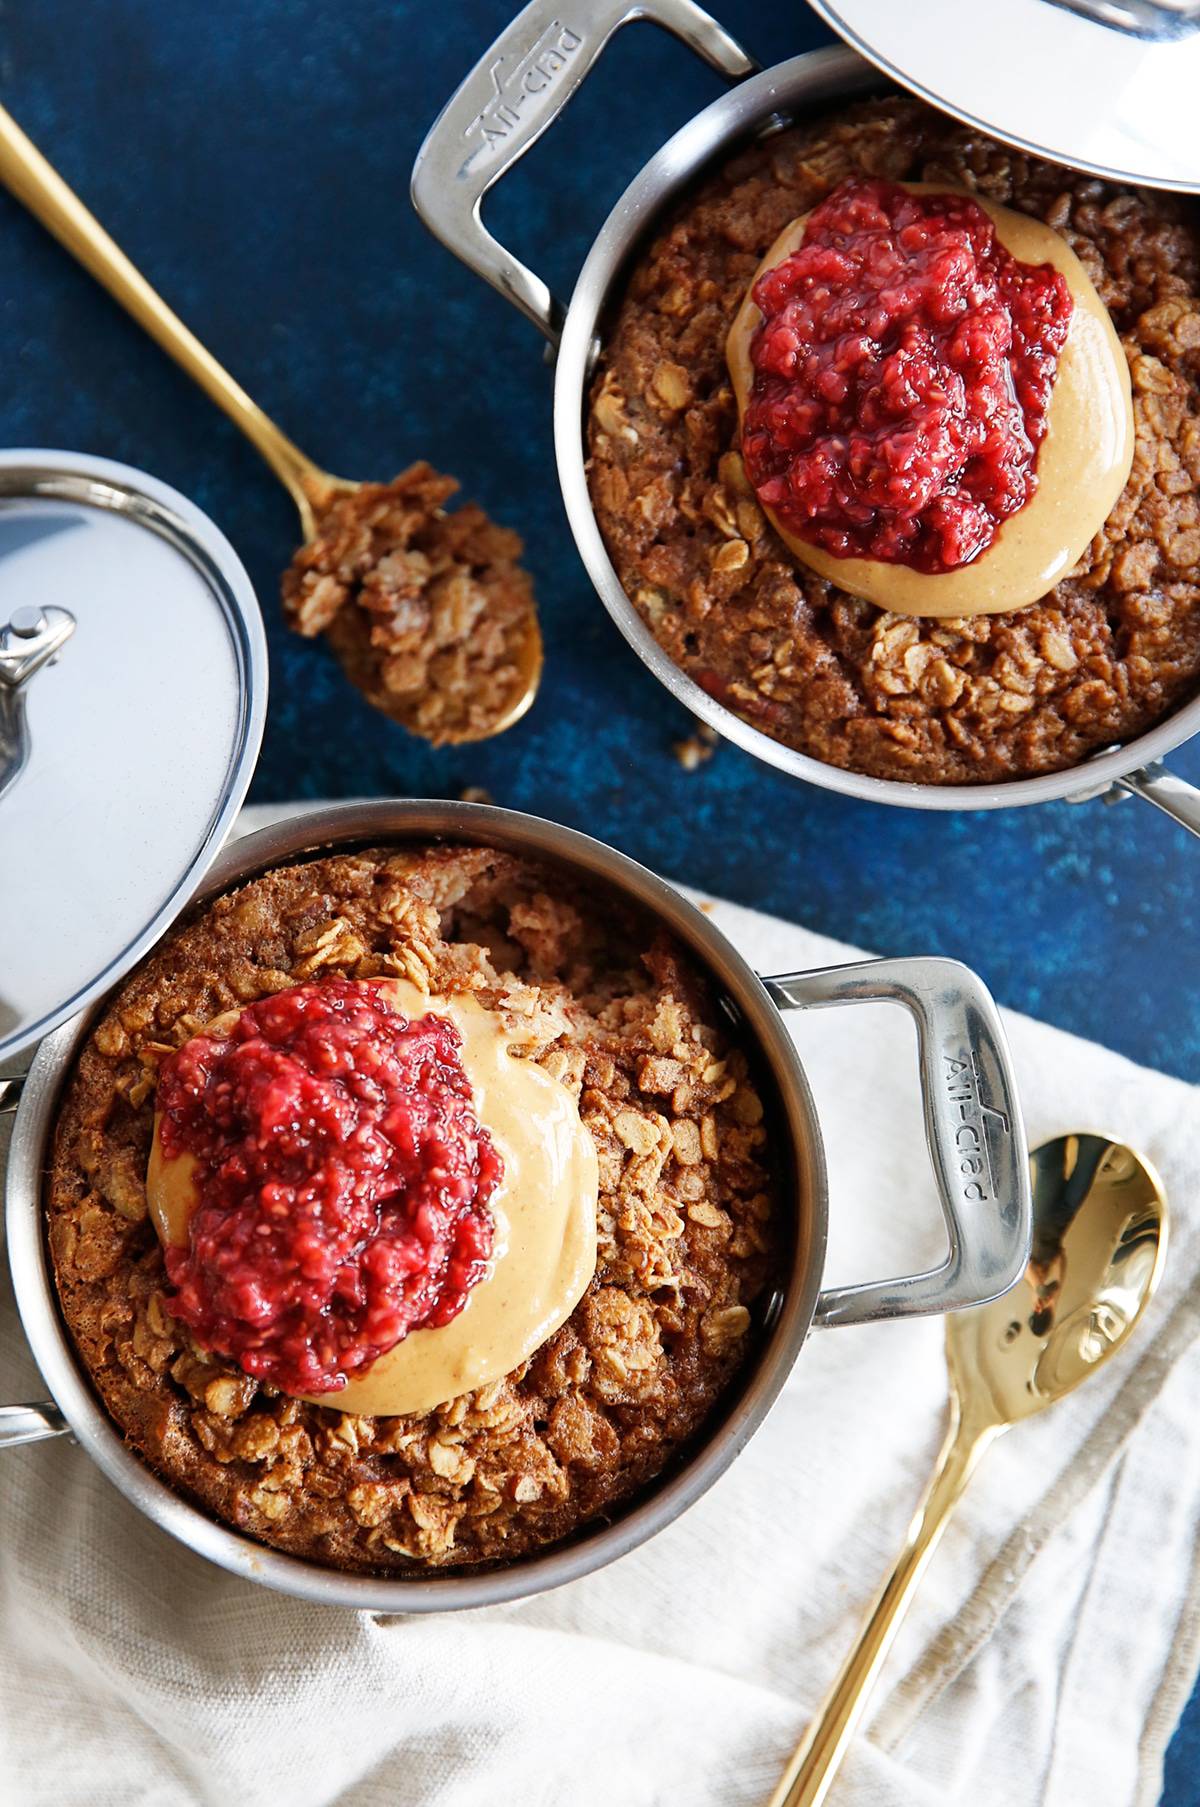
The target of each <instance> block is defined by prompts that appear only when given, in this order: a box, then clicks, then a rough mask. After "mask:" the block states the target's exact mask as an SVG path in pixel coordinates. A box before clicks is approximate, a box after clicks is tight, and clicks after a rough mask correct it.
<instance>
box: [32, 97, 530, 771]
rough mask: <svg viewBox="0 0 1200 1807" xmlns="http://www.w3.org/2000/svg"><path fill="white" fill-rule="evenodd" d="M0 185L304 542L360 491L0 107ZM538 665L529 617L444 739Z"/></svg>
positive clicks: (480, 734) (511, 717) (473, 735)
mask: <svg viewBox="0 0 1200 1807" xmlns="http://www.w3.org/2000/svg"><path fill="white" fill-rule="evenodd" d="M0 182H3V184H4V186H5V187H6V188H7V189H8V191H9V193H10V194H12V195H13V197H14V198H15V199H16V200H18V201H20V202H21V203H22V205H23V206H25V207H26V208H28V210H29V212H30V213H32V214H33V216H34V218H35V219H37V220H39V221H40V222H41V224H42V225H43V226H45V228H46V229H47V231H48V232H50V233H52V234H53V236H54V237H55V238H56V239H57V240H58V242H59V244H60V245H62V246H63V247H64V249H65V250H67V251H69V252H70V254H71V256H72V257H74V258H75V259H76V260H77V261H78V262H79V263H81V264H82V265H83V267H84V269H85V270H87V271H88V272H89V274H90V275H92V276H94V277H95V278H96V280H97V282H99V283H100V284H101V286H102V287H103V288H105V289H107V290H108V292H109V294H110V295H111V296H112V297H113V299H114V301H116V302H117V303H118V304H119V305H120V306H121V307H123V308H124V309H125V311H126V313H127V314H129V315H130V316H131V317H132V318H133V319H134V320H135V321H136V322H137V324H138V325H139V326H140V327H142V328H143V329H144V331H146V332H147V333H149V335H150V337H151V338H152V339H153V340H155V342H156V343H157V344H158V345H159V346H160V347H161V348H162V350H163V351H165V352H166V353H167V355H168V357H171V358H173V359H174V360H175V362H176V363H177V364H178V365H179V366H180V368H181V369H182V370H184V371H186V373H187V374H188V376H190V377H191V378H192V380H193V381H194V382H196V383H198V384H199V386H200V388H201V389H203V391H204V393H205V394H206V395H207V396H208V397H209V399H210V400H212V401H214V402H215V403H216V404H217V406H218V408H221V409H222V410H223V411H224V412H225V413H226V414H227V415H228V416H229V419H230V420H231V421H232V422H233V424H234V426H235V427H238V428H239V429H240V430H241V432H243V433H244V434H245V436H246V438H247V439H248V440H249V441H250V443H251V445H252V446H253V447H254V448H255V450H256V451H257V452H258V453H259V454H260V455H261V456H262V457H263V458H264V459H265V460H266V462H267V464H268V465H270V467H271V469H272V470H273V471H274V473H275V475H276V476H277V477H278V478H279V480H280V482H281V483H282V484H283V486H284V488H285V489H286V490H287V492H288V494H289V495H290V496H291V498H292V500H293V502H294V503H295V504H296V509H297V512H298V513H299V516H300V532H301V535H302V537H303V540H304V543H305V544H308V543H309V542H311V541H312V540H314V539H315V538H316V536H317V532H318V523H319V517H320V514H321V511H322V510H323V509H324V508H326V507H327V506H328V505H329V503H330V502H332V501H333V500H334V499H335V498H336V497H338V496H345V495H352V494H354V493H355V492H356V491H357V490H359V489H361V488H362V487H363V486H362V484H361V483H359V482H356V481H354V480H353V479H351V478H349V477H335V476H334V475H333V474H332V472H330V471H326V470H322V468H321V466H320V465H319V464H316V463H315V462H314V461H313V459H311V458H310V457H309V456H308V454H307V453H306V452H302V451H301V449H300V447H299V446H298V445H296V444H295V442H294V441H293V440H291V439H289V438H288V436H287V434H286V433H284V432H283V431H282V430H281V429H280V428H279V427H277V426H276V424H275V422H274V421H273V420H272V419H271V418H270V416H269V415H267V414H264V413H263V410H262V409H261V408H260V407H259V406H258V404H257V402H254V401H252V400H251V398H250V396H249V395H247V393H246V391H245V390H244V389H243V388H242V386H241V384H240V383H238V382H235V380H234V378H233V377H232V376H230V374H229V372H228V371H227V370H226V369H225V368H224V367H223V366H222V365H221V364H219V363H218V362H217V360H216V358H214V357H213V355H212V353H211V352H210V351H208V350H207V349H206V347H205V346H203V345H202V344H201V343H200V341H199V339H197V337H196V336H195V334H194V333H193V332H191V331H190V330H189V328H188V327H186V326H185V325H184V324H183V321H182V320H180V318H179V316H178V315H177V314H175V313H173V312H172V310H171V309H170V308H169V307H168V306H167V304H166V302H165V301H164V300H163V298H162V296H161V295H159V294H158V292H157V290H155V289H153V288H152V287H151V286H150V284H149V283H148V282H147V281H146V278H145V277H144V276H143V275H142V273H141V271H140V270H139V269H137V267H136V266H135V265H134V264H133V263H131V262H130V260H129V258H128V257H126V255H125V253H124V252H123V251H122V250H121V248H120V246H119V245H117V244H116V243H115V242H114V241H113V239H111V238H110V237H109V235H108V233H107V232H106V231H105V230H104V228H103V226H101V224H100V222H99V221H98V220H97V219H95V218H94V216H93V215H92V214H91V213H89V212H88V209H87V208H86V207H85V206H84V204H83V202H82V201H81V200H80V199H79V197H78V195H77V194H75V193H74V191H73V190H72V189H71V188H69V187H68V185H67V184H66V182H64V181H63V179H62V177H61V176H60V175H59V174H58V172H57V170H55V169H54V168H53V166H52V165H51V164H50V163H48V162H47V161H46V159H45V157H43V155H42V153H41V152H40V151H39V150H38V148H37V146H36V145H35V144H33V143H32V141H31V140H30V139H29V138H27V137H26V135H25V133H24V132H23V131H22V130H21V128H20V126H19V125H18V124H17V122H16V120H15V119H13V118H12V116H11V115H10V114H9V113H7V112H6V111H5V110H4V108H3V107H0ZM542 662H543V652H542V636H541V630H540V628H539V626H538V621H537V616H536V614H535V613H533V611H532V610H531V611H530V615H529V623H528V627H527V629H526V631H525V633H524V634H523V635H522V637H521V643H520V645H519V647H518V648H517V649H516V656H515V658H514V659H513V665H514V668H515V673H516V675H515V677H514V679H513V683H512V687H511V690H509V692H508V695H507V697H506V700H505V702H504V703H503V704H502V705H501V706H500V708H499V709H498V711H497V712H496V713H494V714H493V715H492V716H491V717H490V719H489V720H488V723H487V725H486V727H483V728H479V727H466V726H464V727H463V728H462V729H461V730H460V731H457V732H455V733H453V734H447V735H445V736H444V737H443V738H444V739H445V740H447V741H449V740H453V741H455V742H458V743H461V742H464V741H470V740H485V739H490V738H491V737H492V736H493V735H496V734H502V733H503V732H504V730H505V729H506V728H511V727H512V726H513V725H514V723H516V722H518V721H520V719H521V717H522V716H523V715H524V714H525V712H526V710H527V709H528V708H529V706H530V704H531V703H532V702H533V699H534V697H535V696H536V695H537V689H538V685H539V683H540V682H541V675H542Z"/></svg>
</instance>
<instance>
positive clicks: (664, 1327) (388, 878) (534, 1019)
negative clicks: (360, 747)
mask: <svg viewBox="0 0 1200 1807" xmlns="http://www.w3.org/2000/svg"><path fill="white" fill-rule="evenodd" d="M385 973H393V974H400V975H402V976H406V977H415V978H416V979H417V981H418V982H422V981H425V982H427V983H428V984H429V985H430V987H431V988H432V989H434V990H441V991H443V992H445V991H450V990H454V989H461V988H471V989H476V990H478V991H479V992H480V995H481V996H482V998H483V999H484V1001H485V1002H487V1003H488V1004H490V1005H492V1006H494V1007H495V1008H497V1009H499V1010H501V1011H502V1012H503V1013H504V1016H505V1020H506V1023H507V1025H508V1027H509V1030H510V1033H511V1035H512V1042H513V1045H514V1046H516V1047H519V1048H521V1049H522V1050H523V1051H524V1052H525V1053H526V1054H527V1056H528V1057H529V1058H531V1059H536V1060H539V1061H541V1062H542V1063H543V1064H544V1065H545V1066H546V1067H548V1068H549V1069H550V1070H551V1071H552V1072H553V1073H555V1074H556V1075H557V1076H558V1077H560V1078H561V1079H562V1080H563V1082H564V1083H565V1084H567V1085H568V1086H570V1087H571V1088H572V1089H573V1090H574V1091H575V1092H576V1093H577V1094H578V1096H579V1101H580V1111H581V1114H582V1116H583V1120H584V1122H585V1123H586V1124H587V1126H588V1128H589V1130H590V1131H591V1133H592V1135H593V1137H594V1139H595V1142H596V1146H597V1151H598V1154H599V1159H600V1200H599V1207H598V1232H599V1263H598V1267H597V1271H596V1275H595V1278H594V1280H593V1281H592V1283H591V1285H590V1287H589V1288H588V1291H587V1293H586V1294H585V1296H584V1298H583V1300H582V1301H581V1303H580V1304H579V1306H578V1307H577V1309H576V1310H575V1312H574V1313H573V1315H572V1316H571V1318H570V1319H569V1320H568V1322H567V1323H566V1325H564V1327H563V1328H562V1329H561V1330H560V1331H558V1332H557V1334H556V1335H555V1336H553V1337H551V1338H550V1340H549V1341H548V1342H547V1343H545V1344H544V1345H543V1346H542V1348H541V1349H539V1350H538V1351H537V1352H536V1353H535V1355H534V1356H533V1358H532V1360H531V1361H529V1362H528V1363H526V1364H525V1366H524V1367H522V1368H520V1369H518V1370H517V1371H516V1372H514V1373H513V1374H512V1375H510V1376H509V1377H508V1378H507V1379H505V1380H503V1381H501V1382H499V1383H497V1384H495V1385H493V1386H490V1387H487V1388H485V1389H482V1390H479V1391H477V1392H475V1393H472V1394H468V1395H466V1396H465V1397H463V1398H460V1399H457V1400H455V1401H453V1402H452V1403H451V1404H449V1405H446V1406H442V1407H440V1408H438V1409H437V1410H435V1411H432V1412H429V1413H427V1414H423V1415H414V1416H410V1417H406V1418H364V1417H352V1416H349V1415H346V1414H342V1413H338V1412H337V1411H331V1410H328V1409H325V1408H323V1407H320V1406H314V1405H308V1404H304V1403H302V1402H300V1401H298V1400H294V1399H289V1398H287V1397H285V1396H283V1395H281V1394H278V1393H275V1392H273V1391H272V1390H271V1389H270V1388H268V1387H264V1386H258V1385H257V1384H256V1383H255V1382H254V1381H253V1380H250V1379H248V1378H247V1377H246V1376H245V1375H243V1374H242V1373H241V1372H240V1370H239V1369H237V1368H236V1367H235V1366H233V1365H232V1364H231V1363H230V1362H228V1361H226V1360H223V1359H221V1358H218V1357H214V1356H210V1355H208V1354H206V1353H205V1352H204V1351H203V1350H201V1349H199V1348H198V1347H196V1346H194V1345H193V1344H192V1343H191V1342H190V1340H189V1338H188V1335H187V1332H186V1331H185V1330H184V1329H183V1327H181V1326H180V1325H179V1324H177V1323H176V1321H175V1320H174V1319H173V1318H172V1317H171V1316H170V1314H169V1313H168V1312H167V1311H165V1310H164V1308H163V1299H164V1288H165V1287H166V1285H167V1282H166V1276H165V1271H164V1267H163V1261H162V1256H161V1252H160V1250H159V1246H158V1243H157V1241H156V1239H155V1236H154V1232H153V1229H152V1227H151V1224H150V1222H149V1219H148V1217H147V1206H146V1194H145V1186H144V1178H143V1176H144V1173H145V1168H146V1161H147V1157H148V1151H149V1145H150V1135H151V1128H152V1122H153V1108H154V1085H155V1072H156V1068H157V1064H158V1061H159V1059H160V1058H161V1057H162V1056H163V1054H165V1053H166V1052H167V1051H168V1050H169V1049H171V1048H174V1047H177V1046H178V1045H180V1044H181V1043H182V1042H183V1041H184V1040H186V1039H187V1037H188V1036H189V1035H191V1034H194V1033H195V1031H196V1030H197V1029H198V1028H199V1027H200V1026H201V1025H202V1024H203V1023H205V1022H206V1021H207V1020H209V1019H210V1018H211V1017H212V1016H214V1015H216V1014H217V1013H218V1012H220V1011H222V1010H225V1009H228V1008H230V1007H231V1006H235V1005H238V1004H244V1003H248V1002H250V1001H251V1000H253V999H254V998H257V997H261V996H264V995H266V994H267V993H269V992H272V991H277V990H280V989H282V988H283V987H284V986H287V985H290V984H293V983H297V982H299V981H301V980H305V979H312V978H314V977H320V976H322V975H334V974H339V975H349V976H353V977H359V978H363V977H369V976H375V975H379V974H385ZM717 1021H718V1017H717V1011H716V1005H715V1000H714V999H713V998H712V996H711V995H710V993H709V991H708V988H707V985H706V983H705V982H704V980H703V979H702V978H701V976H700V974H699V972H698V971H697V969H696V968H695V967H694V966H693V965H692V964H691V963H690V962H689V961H688V960H686V959H685V958H684V957H683V956H682V954H681V952H680V950H679V949H678V948H677V947H676V946H675V944H674V943H673V942H671V941H670V940H669V939H667V938H666V937H664V936H663V935H662V934H661V932H659V931H657V930H656V928H655V927H654V925H652V924H651V923H649V922H648V921H646V920H643V919H641V918H640V917H638V916H636V915H634V914H633V913H631V912H628V911H626V910H625V909H624V908H623V907H615V906H614V905H613V903H612V902H611V901H606V902H605V903H604V905H603V906H599V905H598V904H597V901H596V899H595V897H594V895H593V896H592V897H591V898H590V899H588V900H585V898H584V897H583V896H582V895H581V894H580V893H579V892H577V890H576V889H575V888H574V887H573V885H572V884H571V883H569V882H565V881H564V879H563V877H562V876H561V875H560V874H557V873H554V874H552V873H550V872H549V871H546V870H541V869H539V868H537V867H534V866H531V865H528V864H525V863H523V862H521V861H519V860H517V859H514V858H512V857H511V856H509V855H506V854H500V853H495V852H491V851H487V850H484V849H475V848H470V849H464V848H445V847H443V848H417V849H409V850H406V851H404V852H402V853H398V852H396V851H395V850H394V849H393V850H391V851H389V850H387V849H382V850H375V851H372V852H368V853H362V854H345V855H340V856H334V857H330V858H325V859H320V860H315V861H311V862H308V863H305V864H300V865H295V866H290V867H285V868H280V869H278V870H276V871H273V872H270V873H267V874H266V875H264V876H263V877H261V878H259V879H256V880H254V881H252V882H251V883H249V884H247V885H245V886H244V887H243V888H242V889H241V890H239V891H236V892H233V893H231V894H229V895H228V896H225V897H223V898H221V899H219V900H218V901H217V902H216V903H215V904H214V905H212V906H211V907H210V908H209V909H208V910H207V911H206V912H205V913H203V914H201V915H199V916H198V917H197V918H196V919H195V920H194V921H192V922H191V923H190V924H188V925H187V926H185V927H184V928H182V929H181V930H179V931H177V932H176V933H175V934H173V935H172V936H171V937H170V939H169V940H167V941H166V942H165V943H164V944H163V945H162V946H161V947H160V948H159V949H158V950H157V951H156V952H155V953H154V954H153V955H152V956H151V957H150V959H149V960H148V961H146V963H145V964H144V965H143V966H142V967H141V968H140V969H139V970H138V971H137V972H136V973H135V974H134V975H133V977H131V978H130V979H128V980H127V981H126V982H125V984H124V985H123V986H122V987H121V990H120V992H119V993H118V995H117V997H116V999H115V1001H114V1002H113V1003H112V1004H111V1005H110V1007H109V1008H108V1010H107V1011H106V1013H105V1014H104V1016H103V1017H102V1018H101V1019H100V1021H99V1022H98V1024H97V1026H96V1028H95V1030H94V1032H93V1034H92V1036H91V1037H90V1039H89V1041H88V1042H87V1044H86V1046H85V1048H84V1050H83V1053H82V1054H81V1056H80V1059H79V1062H78V1065H77V1066H76V1068H75V1070H74V1072H73V1074H72V1076H71V1078H70V1080H69V1082H68V1085H67V1088H66V1092H65V1096H64V1099H63V1104H62V1109H61V1113H60V1116H59V1121H58V1128H57V1133H56V1137H55V1143H54V1152H53V1161H52V1169H51V1174H50V1178H49V1183H48V1189H47V1210H48V1218H49V1237H50V1247H51V1252H52V1255H53V1260H54V1266H55V1272H56V1276H57V1282H58V1289H59V1296H60V1298H61V1301H62V1306H63V1311H64V1314H65V1317H66V1320H67V1323H68V1325H69V1327H70V1330H71V1332H72V1335H73V1336H74V1339H75V1342H76V1344H77V1346H78V1348H79V1351H80V1353H81V1355H82V1357H83V1360H84V1362H85V1363H86V1365H87V1367H88V1369H89V1371H90V1372H91V1374H92V1376H93V1377H94V1379H95V1382H96V1385H97V1386H98V1388H99V1390H100V1393H101V1394H102V1396H103V1399H104V1401H105V1404H106V1405H107V1407H108V1409H109V1411H110V1412H111V1413H112V1415H113V1417H114V1418H115V1419H116V1421H117V1423H118V1424H119V1425H120V1427H121V1429H122V1430H123V1432H124V1434H125V1436H126V1438H127V1439H128V1441H129V1442H130V1443H131V1444H132V1445H133V1446H134V1447H135V1448H136V1449H138V1450H139V1451H140V1452H141V1454H142V1455H143V1456H144V1457H145V1458H146V1460H147V1461H149V1462H150V1464H151V1465H152V1466H153V1467H154V1468H155V1469H157V1470H158V1471H159V1472H160V1473H161V1474H163V1475H164V1476H165V1477H166V1478H167V1480H169V1481H170V1482H171V1483H172V1484H173V1485H174V1486H176V1487H177V1488H179V1489H180V1490H181V1491H182V1492H183V1493H185V1494H187V1495H189V1496H191V1497H192V1498H194V1499H195V1500H197V1501H199V1502H200V1503H201V1504H202V1505H204V1506H205V1507H207V1508H208V1509H209V1510H210V1511H211V1512H213V1513H214V1514H215V1515H216V1516H218V1517H219V1518H222V1519H225V1520H226V1521H228V1522H229V1523H230V1524H233V1525H236V1526H237V1527H238V1528H239V1529H240V1530H243V1531H246V1532H248V1533H250V1534H251V1535H252V1536H255V1537H257V1538H260V1539H261V1540H262V1541H263V1542H266V1543H270V1544H273V1545H275V1546H277V1547H278V1548H280V1549H283V1550H289V1551H293V1552H295V1553H297V1554H299V1555H304V1556H309V1557H312V1558H315V1559H316V1560H319V1561H322V1562H325V1563H330V1564H333V1565H335V1566H338V1567H341V1568H347V1569H370V1570H385V1571H386V1570H404V1569H407V1568H411V1567H412V1566H413V1565H415V1564H416V1565H419V1564H436V1565H439V1566H441V1565H452V1564H465V1563H486V1562H493V1561H497V1560H501V1559H504V1558H509V1557H513V1556H517V1555H520V1554H522V1553H523V1552H525V1551H529V1550H533V1549H536V1548H537V1547H539V1546H540V1545H544V1544H547V1543H550V1542H553V1541H555V1540H557V1539H560V1538H563V1537H565V1536H568V1535H569V1534H570V1533H571V1532H572V1531H574V1530H575V1529H576V1528H578V1527H579V1526H582V1525H584V1524H586V1523H587V1522H588V1521H589V1520H591V1519H594V1518H595V1517H596V1516H597V1515H598V1514H601V1513H606V1512H608V1511H610V1510H611V1509H613V1508H615V1507H616V1506H617V1505H619V1503H620V1502H621V1501H623V1500H625V1499H627V1498H628V1497H629V1496H630V1495H631V1494H633V1493H635V1492H636V1491H638V1490H639V1489H640V1488H642V1487H643V1486H644V1485H645V1484H646V1483H647V1482H648V1481H650V1480H651V1479H652V1478H653V1477H654V1476H655V1475H656V1474H657V1473H658V1472H659V1471H660V1470H661V1469H662V1468H663V1467H664V1465H666V1464H667V1463H668V1462H669V1461H670V1460H671V1458H672V1457H673V1456H674V1455H675V1454H676V1452H678V1451H679V1449H680V1448H681V1446H682V1445H684V1444H685V1443H686V1442H687V1441H688V1440H689V1439H690V1438H692V1437H693V1436H694V1435H695V1433H696V1432H697V1431H698V1430H699V1428H700V1427H701V1425H702V1424H703V1422H704V1420H705V1419H706V1417H707V1416H708V1415H709V1414H710V1412H711V1411H712V1410H713V1408H714V1406H715V1404H716V1403H717V1401H718V1399H719V1397H720V1395H721V1394H722V1393H723V1392H724V1390H725V1389H726V1387H727V1386H728V1384H729V1382H730V1380H731V1379H732V1377H733V1375H734V1374H735V1372H736V1371H737V1369H738V1367H739V1366H740V1364H741V1363H742V1362H743V1361H744V1360H745V1359H746V1358H747V1355H748V1351H749V1348H750V1343H751V1338H750V1337H749V1336H748V1335H747V1332H748V1331H749V1329H750V1322H751V1319H750V1308H751V1307H753V1304H754V1301H755V1299H756V1297H757V1296H758V1294H759V1293H760V1291H761V1290H762V1288H763V1286H764V1284H765V1282H766V1279H767V1276H768V1272H769V1271H770V1269H771V1266H772V1262H773V1259H774V1254H773V1251H774V1244H775V1240H776V1238H777V1236H778V1234H779V1229H778V1212H777V1209H776V1205H775V1202H774V1201H775V1197H776V1193H775V1188H774V1185H773V1183H772V1179H771V1171H770V1170H771V1168H772V1165H773V1160H772V1155H771V1150H770V1147H769V1142H768V1134H767V1129H766V1127H765V1124H764V1120H763V1107H762V1103H761V1101H760V1095H759V1092H758V1091H757V1090H756V1088H755V1085H754V1084H753V1082H752V1080H751V1077H750V1074H749V1071H748V1067H747V1062H746V1059H745V1056H744V1054H743V1053H742V1051H741V1050H740V1049H739V1048H738V1047H736V1046H731V1045H730V1044H729V1042H728V1038H727V1037H726V1036H725V1035H724V1033H723V1032H722V1031H721V1030H719V1029H718V1028H717V1027H716V1023H717Z"/></svg>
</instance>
